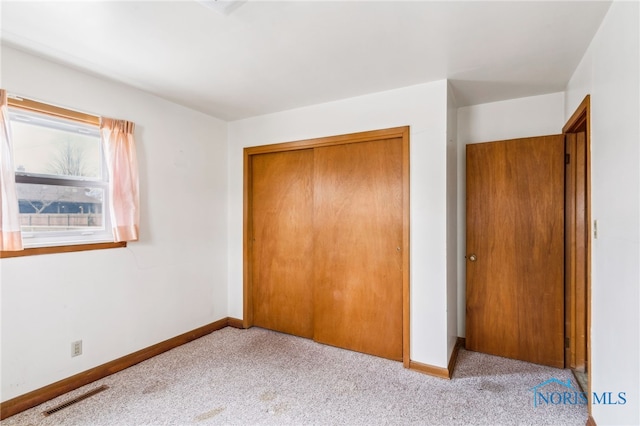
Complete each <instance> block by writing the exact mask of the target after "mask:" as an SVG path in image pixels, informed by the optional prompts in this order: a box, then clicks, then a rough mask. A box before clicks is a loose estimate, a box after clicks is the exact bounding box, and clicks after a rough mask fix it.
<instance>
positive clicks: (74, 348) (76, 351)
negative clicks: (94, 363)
mask: <svg viewBox="0 0 640 426" xmlns="http://www.w3.org/2000/svg"><path fill="white" fill-rule="evenodd" d="M78 355H82V340H78V341H75V342H71V356H72V357H74V356H78Z"/></svg>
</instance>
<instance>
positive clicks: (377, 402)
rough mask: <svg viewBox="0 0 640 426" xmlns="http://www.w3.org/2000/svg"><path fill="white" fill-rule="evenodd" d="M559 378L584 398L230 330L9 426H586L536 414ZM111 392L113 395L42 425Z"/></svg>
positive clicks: (535, 375)
mask: <svg viewBox="0 0 640 426" xmlns="http://www.w3.org/2000/svg"><path fill="white" fill-rule="evenodd" d="M551 378H556V379H559V380H560V381H563V382H566V381H567V380H571V381H572V383H573V385H574V386H575V387H576V388H577V384H575V380H574V379H573V376H572V374H571V371H570V370H558V369H554V368H549V367H542V366H539V365H533V364H528V363H525V362H520V361H514V360H508V359H504V358H499V357H494V356H489V355H484V354H479V353H474V352H467V351H464V350H462V351H461V352H460V354H459V357H458V363H457V366H456V369H455V372H454V376H453V379H452V380H444V379H438V378H434V377H430V376H427V375H424V374H421V373H418V372H414V371H410V370H406V369H404V368H403V367H402V364H401V363H399V362H393V361H388V360H385V359H381V358H377V357H373V356H368V355H363V354H360V353H356V352H350V351H346V350H342V349H338V348H334V347H330V346H325V345H320V344H317V343H315V342H313V341H310V340H306V339H301V338H297V337H292V336H288V335H284V334H280V333H275V332H271V331H267V330H263V329H259V328H252V329H249V330H237V329H233V328H225V329H223V330H220V331H217V332H215V333H212V334H210V335H208V336H205V337H203V338H201V339H198V340H196V341H194V342H191V343H189V344H186V345H183V346H181V347H179V348H177V349H174V350H172V351H169V352H166V353H164V354H162V355H159V356H157V357H155V358H153V359H151V360H148V361H145V362H143V363H140V364H138V365H136V366H134V367H132V368H129V369H127V370H124V371H121V372H119V373H116V374H114V375H112V376H109V377H106V378H104V379H102V380H99V381H97V382H95V383H92V384H90V385H87V386H85V387H83V388H81V389H78V390H76V391H73V392H70V393H69V394H67V395H63V396H61V397H59V398H56V399H54V400H51V401H48V402H46V403H44V404H42V405H40V406H38V407H35V408H33V409H31V410H28V411H25V412H23V413H20V414H17V415H15V416H13V417H10V418H8V419H5V420H3V421H2V422H0V425H1V426H14V425H20V426H28V425H33V426H36V425H56V426H64V425H109V426H114V425H123V426H125V425H126V426H133V425H136V426H137V425H214V424H216V425H217V424H223V425H227V424H229V425H254V424H256V425H257V424H266V425H281V424H282V425H284V424H294V425H305V424H314V425H383V424H388V425H410V424H411V425H449V424H451V425H453V424H458V425H473V424H478V425H480V424H485V425H499V424H504V425H507V424H553V425H580V426H583V425H584V424H585V422H586V420H587V409H586V406H584V405H563V404H558V405H552V404H548V405H539V406H538V407H534V404H533V396H534V393H533V391H532V390H531V388H533V387H535V386H537V385H539V384H541V383H543V382H545V381H547V380H549V379H551ZM102 384H105V385H107V386H109V389H107V390H105V391H103V392H100V393H98V394H96V395H94V396H92V397H90V398H88V399H86V400H83V401H81V402H78V403H77V404H74V405H72V406H70V407H68V408H65V409H63V410H61V411H58V412H57V413H55V414H52V415H50V416H48V417H45V416H44V415H43V414H42V412H43V411H45V410H47V409H49V408H51V407H54V406H56V405H58V404H60V403H61V402H64V401H66V400H68V399H70V398H73V397H75V396H77V395H80V394H82V393H84V392H87V391H89V390H91V389H95V388H97V387H98V386H100V385H102ZM549 386H557V384H551V385H547V387H549ZM548 390H557V391H558V392H561V391H562V388H559V389H558V388H555V389H551V388H548Z"/></svg>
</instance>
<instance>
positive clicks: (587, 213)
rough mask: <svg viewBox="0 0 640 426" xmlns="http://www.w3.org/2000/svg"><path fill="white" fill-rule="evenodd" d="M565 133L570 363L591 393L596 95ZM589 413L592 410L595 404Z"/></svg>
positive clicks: (584, 104)
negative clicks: (592, 105) (593, 116)
mask: <svg viewBox="0 0 640 426" xmlns="http://www.w3.org/2000/svg"><path fill="white" fill-rule="evenodd" d="M562 133H563V134H564V135H565V149H566V150H565V157H566V161H565V162H566V174H565V336H566V339H565V342H566V343H565V365H566V367H567V368H570V369H571V370H572V371H573V373H574V375H575V377H576V380H577V381H578V383H579V385H580V386H581V387H582V390H583V391H584V392H590V382H591V380H590V373H591V368H590V362H591V356H590V341H589V340H590V339H589V334H590V328H591V208H590V206H591V184H590V183H591V167H590V165H591V158H590V153H591V149H590V133H591V129H590V97H589V95H587V96H586V97H585V98H584V100H583V101H582V103H581V104H580V106H578V108H577V109H576V111H575V112H574V113H573V115H572V116H571V118H570V119H569V121H567V123H566V124H565V126H564V127H563V129H562ZM589 412H591V406H590V405H589Z"/></svg>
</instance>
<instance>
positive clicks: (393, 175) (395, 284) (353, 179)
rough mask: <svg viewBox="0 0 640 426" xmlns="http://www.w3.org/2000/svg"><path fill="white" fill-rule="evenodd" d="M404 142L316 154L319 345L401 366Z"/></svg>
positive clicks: (383, 142) (330, 148)
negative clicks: (399, 363)
mask: <svg viewBox="0 0 640 426" xmlns="http://www.w3.org/2000/svg"><path fill="white" fill-rule="evenodd" d="M402 189H403V186H402V139H401V138H395V139H387V140H378V141H371V142H360V143H350V144H345V145H333V146H327V147H321V148H316V149H315V150H314V215H313V222H314V224H313V225H314V228H315V238H314V246H315V247H314V270H315V287H314V306H315V310H314V312H315V315H314V339H315V340H316V341H318V342H321V343H326V344H330V345H334V346H338V347H341V348H346V349H351V350H355V351H359V352H364V353H368V354H372V355H378V356H381V357H384V358H389V359H394V360H402V318H403V317H402V312H403V311H402V252H401V250H402V223H403V222H402V221H403V204H402V203H403V200H402V197H403V195H402V194H403V192H402Z"/></svg>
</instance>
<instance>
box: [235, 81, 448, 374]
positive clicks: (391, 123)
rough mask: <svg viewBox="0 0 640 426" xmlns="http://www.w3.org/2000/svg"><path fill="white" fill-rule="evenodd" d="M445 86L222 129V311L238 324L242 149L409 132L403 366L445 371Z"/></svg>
mask: <svg viewBox="0 0 640 426" xmlns="http://www.w3.org/2000/svg"><path fill="white" fill-rule="evenodd" d="M446 114H447V82H446V81H444V80H442V81H437V82H433V83H429V84H422V85H417V86H412V87H407V88H403V89H398V90H392V91H387V92H382V93H376V94H371V95H367V96H361V97H357V98H351V99H346V100H342V101H337V102H331V103H326V104H321V105H315V106H311V107H306V108H299V109H295V110H291V111H285V112H281V113H275V114H269V115H264V116H260V117H254V118H249V119H245V120H239V121H235V122H232V123H230V124H229V159H228V162H229V309H230V315H231V316H233V317H238V318H242V309H243V308H242V193H243V189H242V179H243V170H242V165H243V161H242V159H243V157H242V155H243V148H244V147H249V146H257V145H264V144H270V143H279V142H289V141H296V140H302V139H310V138H316V137H323V136H333V135H339V134H346V133H353V132H360V131H367V130H374V129H384V128H389V127H397V126H405V125H410V126H411V133H410V138H411V142H410V144H411V146H410V151H411V154H410V155H411V158H410V161H411V176H410V184H411V211H410V214H411V235H410V237H411V274H410V275H411V278H410V279H411V359H412V360H413V361H417V362H421V363H424V364H429V365H433V366H439V367H446V366H447V362H448V357H447V355H448V354H447V312H446V309H447V276H446V275H447V240H446V238H447V235H446V233H447V217H446V215H447V194H446V191H447V170H446V168H447V144H446V137H447V121H446V120H447V117H446Z"/></svg>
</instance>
